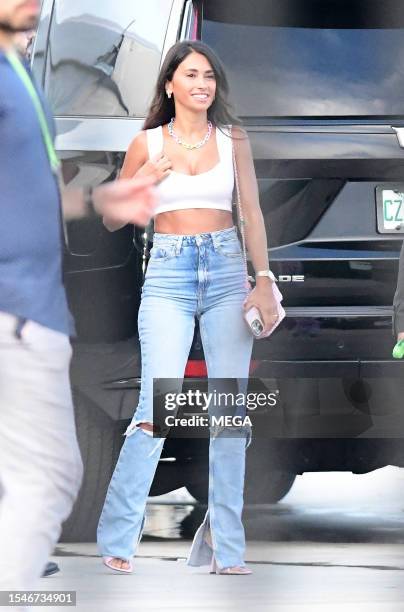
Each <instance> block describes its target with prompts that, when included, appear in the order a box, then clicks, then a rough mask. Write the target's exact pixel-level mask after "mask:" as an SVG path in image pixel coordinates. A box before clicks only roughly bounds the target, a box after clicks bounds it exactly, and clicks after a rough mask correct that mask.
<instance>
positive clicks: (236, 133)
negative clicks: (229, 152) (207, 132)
mask: <svg viewBox="0 0 404 612" xmlns="http://www.w3.org/2000/svg"><path fill="white" fill-rule="evenodd" d="M217 128H218V129H219V130H220V131H221V132H224V133H225V134H226V135H227V136H232V137H235V138H246V137H247V138H248V135H247V132H246V130H245V129H244V128H243V127H242V126H241V125H232V124H231V123H229V124H225V125H217Z"/></svg>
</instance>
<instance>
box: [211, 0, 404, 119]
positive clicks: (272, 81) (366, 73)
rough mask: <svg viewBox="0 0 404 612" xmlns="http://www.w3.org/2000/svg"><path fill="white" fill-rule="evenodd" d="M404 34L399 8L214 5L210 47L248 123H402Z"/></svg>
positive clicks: (292, 0)
mask: <svg viewBox="0 0 404 612" xmlns="http://www.w3.org/2000/svg"><path fill="white" fill-rule="evenodd" d="M303 4H304V11H303V10H302V6H303ZM403 26H404V3H403V2H401V1H399V0H386V1H385V2H373V0H350V1H349V2H346V1H345V0H321V1H319V0H305V2H302V1H301V0H282V1H280V0H268V1H266V2H262V1H261V0H251V1H249V2H248V3H247V2H245V3H242V2H240V1H239V0H235V2H234V3H233V2H232V3H228V2H225V1H224V0H214V1H213V0H206V1H205V2H204V13H203V25H202V39H203V40H204V41H205V42H206V43H208V44H209V45H211V46H212V47H213V48H214V49H215V50H216V51H217V52H218V54H219V56H220V57H221V59H222V60H223V62H224V64H225V67H226V69H227V74H228V77H229V80H230V86H231V92H232V99H234V103H235V108H236V112H237V113H238V114H239V115H240V116H244V117H246V116H250V117H291V118H293V117H335V116H340V117H349V116H354V117H363V116H372V117H377V116H385V115H390V116H399V115H403V114H404V102H403V97H402V91H403V90H404V71H403V69H402V58H404V27H403Z"/></svg>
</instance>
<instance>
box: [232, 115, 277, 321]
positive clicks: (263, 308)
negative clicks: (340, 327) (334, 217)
mask: <svg viewBox="0 0 404 612" xmlns="http://www.w3.org/2000/svg"><path fill="white" fill-rule="evenodd" d="M232 133H233V135H234V136H235V139H234V140H233V145H234V151H235V157H236V165H237V173H238V179H239V188H240V199H241V204H242V210H243V216H244V221H245V224H244V228H245V241H246V247H247V250H248V253H249V256H250V259H251V262H252V265H253V268H254V271H255V272H258V270H267V269H268V268H269V262H268V242H267V235H266V230H265V222H264V217H263V215H262V211H261V206H260V202H259V191H258V184H257V178H256V175H255V168H254V162H253V157H252V153H251V146H250V141H249V138H248V135H247V132H246V131H245V130H244V129H242V128H240V127H238V126H235V127H233V129H232ZM272 282H273V281H272V280H271V279H270V278H268V277H266V276H258V277H257V279H256V286H255V289H254V290H253V291H252V292H251V293H250V296H249V298H248V300H247V302H246V304H245V307H244V308H245V310H248V309H249V308H251V306H256V307H257V308H258V309H259V310H260V312H261V315H262V317H263V320H264V323H265V328H267V327H271V317H272V316H273V315H274V314H275V313H276V311H277V308H276V302H275V298H274V297H273V293H272V288H271V283H272Z"/></svg>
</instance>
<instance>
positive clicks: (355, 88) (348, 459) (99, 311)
mask: <svg viewBox="0 0 404 612" xmlns="http://www.w3.org/2000/svg"><path fill="white" fill-rule="evenodd" d="M403 28H404V7H403V6H402V3H401V2H399V0H383V2H382V1H379V2H377V1H374V0H351V1H349V2H347V1H346V0H321V1H320V0H265V1H264V0H249V2H248V3H247V2H244V1H243V0H231V1H230V0H204V1H192V0H149V1H148V2H147V3H144V2H143V1H142V0H130V1H129V0H127V1H125V0H120V2H114V3H111V2H108V1H107V0H80V1H78V0H44V1H43V10H42V19H41V23H40V27H39V30H38V36H37V39H36V44H35V49H34V54H33V66H34V71H35V74H36V77H37V79H38V80H39V81H41V82H42V83H43V85H44V87H45V90H46V92H47V94H48V97H49V99H50V101H51V103H52V105H53V110H54V113H55V115H56V118H57V127H58V139H57V148H58V151H59V154H60V156H61V157H62V158H63V161H64V177H65V180H66V182H67V183H68V184H70V185H84V184H89V183H91V184H94V185H95V184H99V183H101V182H103V181H108V180H113V179H114V178H115V177H116V176H117V172H118V171H119V168H120V167H121V164H122V160H123V156H124V152H125V150H126V149H127V147H128V145H129V143H130V141H131V140H132V138H133V137H134V135H135V134H136V132H137V131H138V130H140V129H141V127H142V123H143V120H144V117H145V113H146V111H147V107H148V104H149V103H150V100H151V95H152V91H153V87H154V84H155V82H156V78H157V74H158V71H159V67H160V65H161V62H162V60H163V58H164V56H165V53H166V51H167V49H168V48H169V47H170V46H171V45H172V44H173V43H174V42H175V41H176V40H178V39H184V38H200V39H202V40H203V41H205V42H207V43H208V44H209V45H211V46H212V47H213V48H214V49H215V50H216V51H217V52H218V53H219V55H220V57H221V58H222V60H223V62H224V64H225V66H226V69H227V72H228V75H229V79H230V84H231V90H232V98H233V99H234V102H235V110H236V112H237V113H238V115H239V116H241V117H242V119H243V121H244V124H245V126H246V129H247V131H248V133H249V137H250V140H251V144H252V148H253V154H254V160H255V167H256V172H257V177H258V182H259V188H260V196H261V207H262V210H263V214H264V217H265V220H266V222H267V231H268V238H269V245H270V252H269V256H270V261H271V267H272V269H273V271H274V273H275V274H276V275H277V278H278V283H279V288H280V289H281V291H282V293H283V295H284V305H285V307H286V311H287V318H286V319H285V320H284V321H283V323H282V325H281V326H280V327H279V328H278V330H277V331H276V332H275V333H274V335H273V336H271V337H270V338H268V339H267V340H262V341H259V342H256V343H255V345H254V351H253V359H252V363H251V375H252V376H254V377H256V378H259V379H262V380H263V384H267V382H266V381H268V380H269V381H270V384H275V385H276V386H277V387H278V388H279V390H280V398H281V402H280V406H281V408H280V413H278V414H275V415H272V414H262V415H260V417H259V415H257V418H262V419H264V421H265V424H266V427H265V430H266V431H267V432H268V431H269V432H272V434H271V435H268V434H267V435H266V436H260V435H259V428H258V429H257V432H258V435H255V437H254V442H253V444H252V445H251V447H250V448H249V450H248V453H247V457H248V459H247V463H248V466H247V470H248V473H247V479H246V501H247V502H274V501H277V500H279V499H280V498H281V497H282V496H284V495H285V494H286V492H287V491H288V490H289V489H290V487H291V485H292V483H293V480H294V478H295V476H296V474H301V473H303V472H305V471H320V470H325V471H326V470H349V471H352V472H356V473H363V472H368V471H370V470H374V469H376V468H379V467H382V466H385V465H388V464H394V465H399V466H403V465H404V444H403V438H404V428H403V425H404V423H403V412H404V411H403V410H402V397H403V395H404V376H403V373H404V372H403V367H402V364H401V363H400V362H395V361H393V359H392V358H391V349H392V345H393V343H394V342H393V337H392V330H391V317H392V307H391V304H392V300H393V293H394V289H395V286H396V277H397V269H398V267H397V262H398V256H399V251H400V248H401V242H402V238H403V236H402V233H403V231H404V226H403V209H404V207H403V201H404V195H403V192H404V150H403V148H402V146H401V144H402V143H403V141H404V136H403V134H404V102H403V100H402V99H401V98H402V91H403V90H404V88H403V87H402V85H404V76H403V71H402V70H401V64H400V62H401V59H400V58H402V57H403V54H404V42H403V41H404V32H403ZM67 229H68V231H67V237H68V244H67V246H66V279H67V280H66V282H67V291H68V297H69V301H70V306H71V309H72V312H73V314H74V316H75V319H76V323H77V329H78V338H77V340H76V341H75V343H74V358H73V363H72V384H73V388H74V397H75V404H76V420H77V427H78V435H79V441H80V446H81V450H82V454H83V459H84V462H85V467H86V471H85V480H84V484H83V487H82V491H81V494H80V497H79V499H78V501H77V503H76V506H75V509H74V512H73V514H72V516H71V517H70V519H69V520H68V521H67V523H66V524H65V529H64V538H65V539H73V540H83V539H93V538H94V534H95V526H96V523H97V520H98V516H99V512H100V508H101V504H102V502H103V499H104V496H105V491H106V487H107V484H108V482H109V479H110V476H111V473H112V470H113V466H114V463H115V461H116V459H117V455H118V452H119V449H120V446H121V444H122V440H123V438H122V433H123V431H124V429H125V427H126V426H127V424H128V420H129V419H130V418H131V417H132V414H133V411H134V409H135V407H136V404H137V399H138V395H139V382H140V350H139V343H138V336H137V327H136V320H137V310H138V306H139V299H140V286H141V283H142V277H143V273H144V269H145V263H146V259H147V258H146V255H147V251H148V248H149V247H150V241H151V239H152V235H151V234H148V233H146V232H144V231H143V230H140V229H139V228H136V229H135V231H134V230H133V227H129V226H128V227H125V228H123V229H122V230H120V231H118V232H115V233H109V232H108V231H107V230H106V229H105V228H104V227H103V225H102V223H101V220H100V219H99V220H95V221H94V220H86V219H85V220H81V221H72V222H69V223H68V228H67ZM162 342H164V338H162ZM204 372H205V369H204V361H203V350H202V346H201V341H200V336H199V333H198V329H196V333H195V338H194V342H193V346H192V349H191V353H190V357H189V362H188V365H187V369H186V373H185V375H186V378H187V379H188V380H190V381H192V380H193V379H195V378H197V379H198V378H203V377H204ZM279 417H281V418H279ZM207 448H208V447H207V440H203V439H198V440H196V439H193V440H180V439H174V438H172V439H171V438H168V439H167V441H166V444H165V447H164V451H163V455H162V459H161V461H160V465H159V468H158V471H157V475H156V478H155V481H154V484H153V488H152V491H151V494H152V495H156V494H161V493H164V492H167V491H170V490H173V489H175V488H178V487H180V486H183V485H185V486H187V488H188V489H189V491H190V492H191V493H192V494H193V495H194V496H195V497H196V498H197V499H199V500H201V501H206V494H207V465H206V464H207V461H206V459H207ZM257 470H259V474H260V477H259V479H258V478H256V476H255V475H256V473H257Z"/></svg>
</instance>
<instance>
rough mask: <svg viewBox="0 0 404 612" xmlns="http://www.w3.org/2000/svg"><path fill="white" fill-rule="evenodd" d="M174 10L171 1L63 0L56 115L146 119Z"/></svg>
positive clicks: (56, 52) (52, 50)
mask: <svg viewBox="0 0 404 612" xmlns="http://www.w3.org/2000/svg"><path fill="white" fill-rule="evenodd" d="M171 4H172V1H171V0H148V2H143V1H142V0H131V1H130V2H122V1H119V0H118V1H117V2H112V1H110V0H58V1H57V2H56V3H55V10H54V13H53V18H52V23H51V29H50V40H49V49H48V58H47V60H48V61H47V75H46V90H47V94H48V96H49V99H50V101H51V104H52V106H53V111H54V113H55V114H56V115H59V116H60V115H62V116H69V115H84V116H86V115H99V116H115V117H143V116H145V114H146V110H147V108H148V106H149V104H150V101H151V97H152V94H153V88H154V85H155V83H156V79H157V75H158V71H159V66H160V60H161V53H162V47H163V43H164V37H165V33H166V29H167V23H168V17H169V14H170V10H171Z"/></svg>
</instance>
